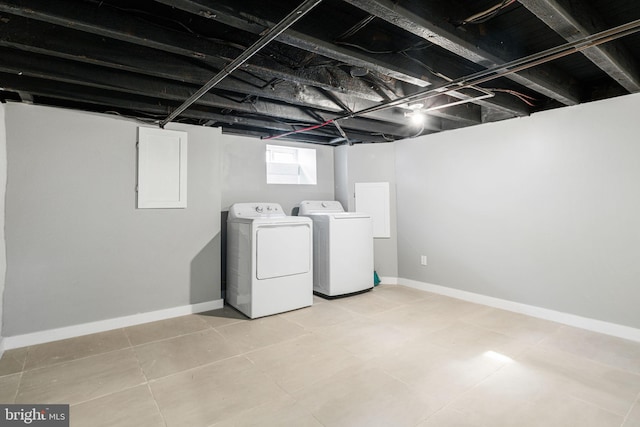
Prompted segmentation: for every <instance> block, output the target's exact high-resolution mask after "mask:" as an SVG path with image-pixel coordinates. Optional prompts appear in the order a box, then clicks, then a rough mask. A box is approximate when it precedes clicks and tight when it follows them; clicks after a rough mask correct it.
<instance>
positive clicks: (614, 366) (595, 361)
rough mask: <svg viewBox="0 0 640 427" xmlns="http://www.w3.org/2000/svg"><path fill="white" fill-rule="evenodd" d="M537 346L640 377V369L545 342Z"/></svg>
mask: <svg viewBox="0 0 640 427" xmlns="http://www.w3.org/2000/svg"><path fill="white" fill-rule="evenodd" d="M535 348H536V349H538V350H541V351H557V352H560V353H563V354H566V355H569V356H572V357H577V358H578V359H581V360H584V361H587V362H589V363H593V364H595V365H598V366H600V367H601V368H609V369H613V370H616V371H619V372H622V373H625V374H631V375H633V376H636V377H639V378H640V371H637V372H636V371H631V370H629V369H627V368H622V367H619V366H616V365H611V364H609V363H605V362H602V361H600V360H596V359H592V358H590V357H585V356H582V355H579V354H575V353H571V352H570V351H566V350H563V349H561V348H556V347H550V346H545V345H544V344H538V345H536V346H535Z"/></svg>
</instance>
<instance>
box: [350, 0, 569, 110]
mask: <svg viewBox="0 0 640 427" xmlns="http://www.w3.org/2000/svg"><path fill="white" fill-rule="evenodd" d="M344 1H346V2H347V3H349V4H352V5H354V6H356V7H359V8H360V9H362V10H364V11H366V12H367V13H370V14H372V15H374V16H377V17H379V18H381V19H384V20H385V21H387V22H389V23H391V24H393V25H395V26H398V27H400V28H402V29H404V30H406V31H409V32H410V33H413V34H415V35H417V36H419V37H422V38H424V39H425V40H428V41H430V42H431V43H434V44H437V45H438V46H440V47H442V48H444V49H446V50H448V51H450V52H453V53H455V54H457V55H459V56H461V57H463V58H465V59H467V60H469V61H472V62H474V63H476V64H479V65H482V66H483V67H485V68H492V67H495V66H497V65H501V64H504V63H505V62H508V61H509V60H512V59H515V58H504V57H502V56H501V55H502V53H500V52H499V51H498V49H496V48H491V47H488V46H484V47H482V46H480V45H479V43H478V41H477V40H472V39H471V38H469V37H468V36H466V35H465V33H464V32H460V31H457V32H456V31H455V28H454V27H453V26H452V25H450V24H448V23H447V22H445V21H442V20H439V21H436V20H433V19H428V18H427V16H439V15H438V14H437V13H435V11H434V13H427V12H425V15H424V16H418V15H416V14H415V13H413V12H411V11H409V10H408V9H405V8H403V7H401V6H399V5H398V4H397V3H396V2H393V1H392V0H344ZM422 6H423V7H425V8H426V7H428V4H423V5H422ZM508 78H509V79H511V80H513V81H515V82H517V83H519V84H522V85H523V86H526V87H528V88H530V89H531V90H534V91H536V92H538V93H541V94H543V95H545V96H547V97H549V98H552V99H555V100H557V101H559V102H561V103H563V104H565V105H575V104H578V103H579V102H580V96H579V93H578V90H577V88H576V87H575V85H574V84H572V82H571V79H570V78H569V77H568V76H565V75H564V74H563V73H562V72H560V71H559V70H557V69H553V68H552V67H550V66H549V65H545V66H543V67H538V68H536V69H532V70H527V71H526V72H523V73H518V74H512V75H510V76H508Z"/></svg>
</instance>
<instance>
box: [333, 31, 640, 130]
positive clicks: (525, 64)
mask: <svg viewBox="0 0 640 427" xmlns="http://www.w3.org/2000/svg"><path fill="white" fill-rule="evenodd" d="M639 30H640V19H637V20H635V21H631V22H629V23H627V24H623V25H620V26H618V27H614V28H611V29H609V30H606V31H601V32H599V33H596V34H592V35H590V36H587V37H584V38H582V39H580V40H576V41H573V42H569V43H565V44H562V45H560V46H556V47H554V48H551V49H547V50H544V51H542V52H539V53H535V54H533V55H529V56H525V57H524V58H520V59H516V60H514V61H511V62H507V63H505V64H502V65H498V66H496V67H493V68H488V69H486V70H484V71H479V72H477V73H474V74H471V75H469V76H466V77H461V78H459V79H455V80H451V81H450V82H448V83H444V84H442V85H440V86H437V87H435V88H432V89H426V90H423V91H420V92H416V93H414V94H411V95H407V96H403V97H401V98H397V99H394V100H391V101H387V102H383V103H381V104H378V105H374V106H373V107H369V108H365V109H363V110H360V111H355V112H353V113H350V114H345V115H343V116H340V117H337V118H335V119H333V121H338V120H345V119H349V118H352V117H358V116H361V115H363V114H367V113H373V112H376V111H380V110H385V109H387V108H392V107H398V106H400V105H402V104H405V103H407V102H411V101H418V100H425V99H429V98H433V97H436V96H440V95H444V94H447V93H450V92H453V91H459V90H460V89H465V88H470V87H473V86H476V85H479V84H482V83H486V82H488V81H491V80H494V79H497V78H499V77H504V76H506V75H508V74H513V73H517V72H520V71H523V70H526V69H529V68H532V67H535V66H537V65H541V64H544V63H546V62H549V61H553V60H555V59H559V58H562V57H564V56H567V55H571V54H573V53H577V52H581V51H583V50H585V49H588V48H590V47H594V46H598V45H601V44H603V43H606V42H609V41H612V40H616V39H618V38H620V37H624V36H627V35H629V34H633V33H635V32H637V31H639Z"/></svg>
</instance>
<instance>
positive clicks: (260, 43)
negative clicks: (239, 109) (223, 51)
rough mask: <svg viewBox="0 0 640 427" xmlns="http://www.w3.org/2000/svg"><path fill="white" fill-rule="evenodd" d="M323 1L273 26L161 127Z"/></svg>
mask: <svg viewBox="0 0 640 427" xmlns="http://www.w3.org/2000/svg"><path fill="white" fill-rule="evenodd" d="M321 1H322V0H306V1H305V2H304V3H302V4H301V5H300V6H299V7H297V8H296V9H294V10H293V11H292V12H291V13H289V14H288V15H287V16H286V17H285V18H284V19H283V20H282V21H280V22H279V23H278V24H276V25H275V26H273V27H272V28H271V29H269V31H267V32H266V33H265V34H264V35H263V36H262V37H260V39H258V40H257V41H256V42H255V43H254V44H252V45H251V46H250V47H248V48H247V50H245V51H244V52H242V53H241V54H240V56H238V57H237V58H236V59H234V60H233V61H231V63H230V64H229V65H227V66H225V67H224V68H223V69H222V70H221V71H220V72H219V73H218V74H216V75H215V76H214V77H213V78H212V79H211V80H209V81H208V82H207V83H205V85H204V86H202V87H201V88H200V89H198V90H197V91H196V92H195V93H194V94H193V95H191V96H190V97H189V98H188V99H187V100H186V101H185V102H184V103H183V104H182V105H180V106H179V107H178V108H176V109H175V110H174V111H173V112H172V113H171V114H169V116H168V117H167V118H166V119H164V120H162V121H161V122H160V127H161V128H164V127H165V126H166V125H167V123H170V122H171V121H173V120H174V119H175V118H176V117H178V116H179V115H180V114H182V112H183V111H184V110H186V109H187V108H189V107H190V106H191V105H192V104H193V103H194V102H196V101H197V100H198V99H200V98H201V97H202V96H203V95H204V94H205V93H207V92H208V91H209V90H211V89H212V88H213V87H214V86H215V85H217V84H218V83H220V82H221V81H222V80H223V79H224V78H225V77H227V76H228V75H229V74H231V73H232V72H234V71H235V70H236V69H237V68H238V67H240V66H241V65H242V64H244V63H245V62H246V61H247V60H248V59H249V58H251V57H252V56H253V55H255V54H256V53H258V51H260V49H262V48H263V47H265V46H266V45H267V44H269V43H270V42H271V41H273V39H275V38H276V37H278V36H279V35H280V34H282V33H283V32H284V31H285V30H286V29H287V28H289V27H290V26H292V25H293V24H295V23H296V22H297V21H298V20H299V19H300V18H302V17H303V16H304V15H305V14H306V13H307V12H309V11H310V10H311V9H313V8H314V7H316V6H317V5H318V4H319V3H320V2H321Z"/></svg>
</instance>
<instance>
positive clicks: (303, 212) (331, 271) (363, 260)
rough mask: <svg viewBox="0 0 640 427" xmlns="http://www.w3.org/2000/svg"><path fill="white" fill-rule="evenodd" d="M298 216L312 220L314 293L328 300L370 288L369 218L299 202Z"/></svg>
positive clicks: (330, 205) (327, 204) (328, 204)
mask: <svg viewBox="0 0 640 427" xmlns="http://www.w3.org/2000/svg"><path fill="white" fill-rule="evenodd" d="M298 215H300V216H306V217H309V218H311V219H312V220H313V265H314V271H313V291H314V293H316V294H318V295H320V296H323V297H329V298H330V297H337V296H345V295H349V294H354V293H360V292H366V291H368V290H370V289H371V288H373V222H372V219H371V215H369V214H367V213H361V212H345V211H344V209H343V208H342V205H341V204H340V202H337V201H311V200H305V201H303V202H300V207H299V211H298Z"/></svg>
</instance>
